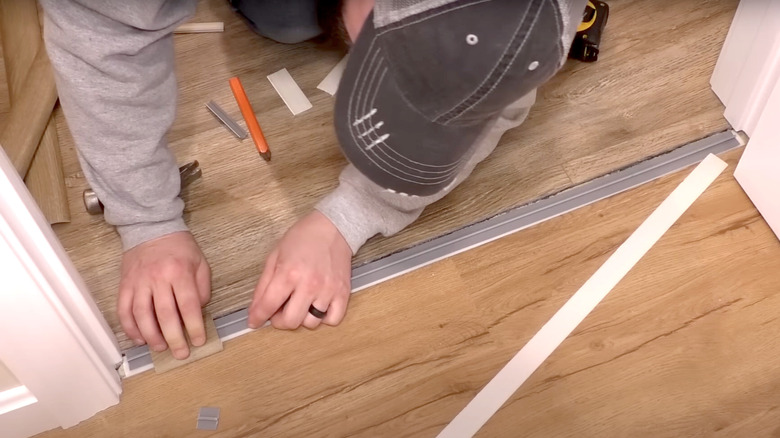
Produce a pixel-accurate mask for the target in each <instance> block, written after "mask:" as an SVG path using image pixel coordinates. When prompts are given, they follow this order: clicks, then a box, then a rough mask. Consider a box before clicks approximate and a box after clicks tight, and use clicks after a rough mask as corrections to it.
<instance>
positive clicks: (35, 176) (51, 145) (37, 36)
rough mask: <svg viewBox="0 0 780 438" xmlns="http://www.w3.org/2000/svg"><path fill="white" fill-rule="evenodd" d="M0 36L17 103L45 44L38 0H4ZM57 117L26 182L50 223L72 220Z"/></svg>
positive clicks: (1, 0) (10, 87)
mask: <svg viewBox="0 0 780 438" xmlns="http://www.w3.org/2000/svg"><path fill="white" fill-rule="evenodd" d="M0 36H1V38H2V44H3V56H4V57H5V72H6V77H7V78H8V92H9V97H10V101H11V104H12V106H13V104H14V102H15V101H16V99H18V98H19V94H20V92H21V88H22V85H23V83H24V79H25V77H26V76H27V73H28V72H29V70H30V67H31V66H32V63H33V61H34V59H35V55H36V53H37V52H38V50H39V49H40V48H41V47H43V40H42V38H41V25H40V20H39V19H38V5H37V2H36V1H35V0H0ZM54 123H55V120H54V117H51V118H50V119H49V122H48V124H47V125H46V128H45V131H44V134H43V137H42V138H41V142H40V144H39V145H38V151H37V152H36V154H35V156H34V157H33V160H32V162H31V163H30V170H29V171H28V172H27V177H26V178H25V183H26V184H27V188H28V189H29V190H30V193H31V194H32V195H33V198H35V202H36V203H37V204H38V206H39V207H40V209H41V210H42V211H43V215H44V216H46V219H47V220H48V221H49V223H50V224H55V223H62V222H70V208H69V206H68V197H67V192H66V190H65V175H64V173H63V171H62V156H61V153H60V145H59V138H58V137H57V129H56V125H55V124H54Z"/></svg>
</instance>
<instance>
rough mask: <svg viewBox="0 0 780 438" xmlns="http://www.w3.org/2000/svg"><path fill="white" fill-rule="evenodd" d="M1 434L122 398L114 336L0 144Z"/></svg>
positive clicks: (72, 419)
mask: <svg viewBox="0 0 780 438" xmlns="http://www.w3.org/2000/svg"><path fill="white" fill-rule="evenodd" d="M0 278H2V283H1V285H0V364H2V366H1V367H0V436H2V437H3V438H15V437H28V436H31V435H34V434H36V433H40V432H43V431H45V430H49V429H52V428H56V427H70V426H74V425H76V424H78V423H79V422H80V421H82V420H85V419H87V418H89V417H91V416H92V415H94V414H95V413H97V412H99V411H101V410H103V409H105V408H107V407H109V406H112V405H114V404H116V403H118V402H119V395H120V394H121V391H122V388H121V383H120V379H119V374H118V373H117V371H116V366H117V364H118V363H120V361H121V354H120V352H119V348H118V345H117V342H116V338H115V337H114V335H113V333H112V332H111V330H110V328H109V327H108V324H107V323H106V321H105V320H104V319H103V317H102V315H101V314H100V311H99V310H98V308H97V306H96V305H95V303H94V301H93V300H92V298H91V296H90V294H89V291H87V289H86V286H85V285H84V283H83V281H82V280H81V277H80V276H79V274H78V272H77V271H76V269H75V267H74V266H73V264H72V263H71V262H70V260H69V259H68V257H67V254H66V253H65V250H64V249H63V248H62V246H61V245H60V243H59V240H58V239H57V237H56V236H55V234H54V232H53V231H52V230H51V227H50V226H49V224H48V222H47V221H46V219H45V218H44V217H43V214H42V213H41V211H40V210H39V209H38V206H37V205H36V204H35V202H34V201H33V199H32V197H31V196H30V193H29V192H28V191H27V188H26V187H25V185H24V183H23V182H22V179H21V178H20V177H19V175H18V174H17V172H16V170H15V169H14V167H13V165H12V164H11V162H10V160H9V159H8V156H7V155H6V154H5V152H4V151H3V150H2V148H0Z"/></svg>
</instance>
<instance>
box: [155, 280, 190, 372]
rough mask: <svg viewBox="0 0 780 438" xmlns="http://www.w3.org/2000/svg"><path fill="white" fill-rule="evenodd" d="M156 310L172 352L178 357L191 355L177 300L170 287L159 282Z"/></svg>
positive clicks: (156, 294) (156, 293)
mask: <svg viewBox="0 0 780 438" xmlns="http://www.w3.org/2000/svg"><path fill="white" fill-rule="evenodd" d="M153 298H154V310H155V312H156V314H157V320H158V321H159V323H160V329H162V333H163V336H165V340H166V341H167V342H168V346H169V347H170V348H171V353H172V354H173V357H175V358H176V359H186V358H187V356H189V354H190V352H189V347H188V346H187V339H186V338H185V337H184V331H183V330H182V327H181V320H180V319H179V310H178V309H177V308H176V300H175V299H174V295H173V291H172V290H171V288H170V287H166V286H164V284H158V285H156V287H155V290H154V293H153Z"/></svg>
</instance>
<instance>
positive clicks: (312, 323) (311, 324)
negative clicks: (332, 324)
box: [303, 297, 331, 330]
mask: <svg viewBox="0 0 780 438" xmlns="http://www.w3.org/2000/svg"><path fill="white" fill-rule="evenodd" d="M311 305H312V306H314V308H315V309H317V310H319V311H320V312H323V313H326V312H330V310H331V309H330V301H325V300H324V299H322V298H319V297H318V298H317V299H315V300H314V302H313V303H311ZM327 316H328V315H327V313H326V315H325V317H326V318H327ZM320 324H322V319H321V318H317V317H316V316H314V315H312V314H311V313H310V312H309V309H308V308H307V309H306V318H304V320H303V326H304V327H306V328H307V329H311V330H314V329H316V328H317V327H319V325H320Z"/></svg>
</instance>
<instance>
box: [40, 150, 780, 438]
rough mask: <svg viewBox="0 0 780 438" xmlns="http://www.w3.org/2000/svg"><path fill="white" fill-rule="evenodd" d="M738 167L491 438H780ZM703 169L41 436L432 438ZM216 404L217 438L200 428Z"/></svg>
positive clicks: (526, 235)
mask: <svg viewBox="0 0 780 438" xmlns="http://www.w3.org/2000/svg"><path fill="white" fill-rule="evenodd" d="M740 153H741V151H740V150H737V151H733V152H730V153H728V154H725V155H724V156H723V157H724V158H725V159H727V161H728V162H729V164H730V167H729V169H727V170H726V171H725V172H724V173H723V174H722V175H721V176H720V177H719V178H718V180H717V181H716V182H715V183H714V184H713V185H712V186H711V187H710V188H709V189H708V190H707V191H706V192H705V193H704V194H703V195H702V196H701V197H700V198H699V199H698V200H697V201H696V202H695V203H694V205H693V206H692V207H691V209H690V210H689V211H688V212H687V213H685V215H684V216H683V217H682V218H681V219H680V221H679V222H678V223H677V224H676V225H674V226H673V227H672V228H671V229H670V230H669V232H667V233H666V234H665V235H664V237H663V238H662V239H661V240H660V241H659V242H658V243H657V244H656V245H655V246H654V247H653V248H652V249H651V250H650V251H649V252H648V253H647V255H646V256H645V257H644V258H643V259H642V260H641V261H640V262H639V263H638V264H637V265H636V266H635V267H634V269H633V270H632V271H631V272H630V273H629V274H628V275H627V276H626V278H625V279H624V280H623V281H621V282H620V283H619V284H618V285H617V287H615V288H614V289H613V290H612V292H611V293H610V294H609V295H607V297H606V298H605V300H604V301H603V302H602V303H601V304H600V305H599V306H598V307H597V308H596V309H595V310H594V311H593V312H592V313H591V314H590V316H588V317H587V318H586V319H585V321H584V322H583V323H582V324H581V325H580V326H579V327H578V328H577V329H576V330H575V332H574V333H573V334H572V335H571V336H570V337H569V338H568V339H567V340H566V341H564V342H563V344H562V345H561V346H560V347H559V348H558V349H557V350H556V351H555V352H554V353H553V354H552V356H551V357H550V358H549V359H548V360H547V361H546V362H545V363H544V364H543V365H542V366H541V367H540V368H539V369H538V370H537V371H536V373H535V374H533V375H532V376H531V378H530V379H529V380H528V381H526V383H525V384H524V385H523V386H522V387H521V388H520V390H519V391H518V392H517V393H516V394H515V395H514V396H513V397H512V398H511V399H510V401H509V402H508V403H507V404H506V405H504V407H503V408H502V409H501V410H500V411H499V412H498V413H497V415H496V416H494V417H493V418H492V419H491V420H490V421H489V422H488V423H487V424H486V426H485V427H484V428H483V429H482V431H481V432H480V434H479V435H478V436H481V437H513V438H514V437H541V438H547V437H654V438H657V437H694V436H706V437H710V436H713V437H751V438H760V437H778V436H780V358H779V357H778V354H777V352H778V351H780V318H779V317H778V309H780V242H778V240H777V238H776V237H775V236H774V235H773V234H772V232H771V231H770V229H769V227H768V226H767V225H766V223H765V222H764V221H763V220H762V219H761V217H760V216H759V214H758V213H757V211H756V210H755V209H754V208H753V206H752V204H751V203H750V201H749V200H748V198H747V197H746V196H745V194H744V193H743V192H742V190H741V189H740V187H739V185H738V184H737V183H736V182H735V180H734V179H733V177H732V175H731V173H732V172H733V169H734V165H735V163H736V161H737V158H738V157H739V155H740ZM689 171H690V169H688V170H685V171H683V172H680V173H678V174H675V175H670V176H667V177H664V178H662V179H660V180H658V181H656V182H654V183H650V184H648V185H645V186H643V187H640V188H637V189H634V190H631V191H629V192H625V193H623V194H620V195H617V196H615V197H613V198H610V199H607V200H604V201H601V202H598V203H596V204H593V205H591V206H588V207H585V208H582V209H580V210H577V211H574V212H572V213H569V214H566V215H564V216H561V217H559V218H556V219H553V220H550V221H548V222H545V223H542V224H540V225H538V226H535V227H533V228H530V229H527V230H524V231H521V232H518V233H516V234H514V235H511V236H508V237H505V238H502V239H500V240H497V241H495V242H492V243H489V244H487V245H484V246H482V247H479V248H476V249H474V250H471V251H468V252H466V253H463V254H460V255H458V256H455V257H453V258H450V259H446V260H444V261H441V262H438V263H436V264H434V265H431V266H428V267H425V268H422V269H420V270H418V271H415V272H413V273H411V274H409V275H406V276H403V277H400V278H397V279H394V280H391V281H388V282H386V283H383V284H380V285H378V286H375V287H372V288H370V289H367V290H365V291H362V292H359V293H358V294H357V295H355V296H354V297H353V299H352V302H351V307H350V310H349V312H348V314H347V318H346V319H345V321H344V323H343V324H342V325H340V326H339V327H336V328H325V329H318V330H316V331H307V330H305V329H302V330H298V331H295V332H284V331H276V330H273V329H261V330H258V331H257V332H254V333H251V334H247V335H244V336H242V337H239V338H237V339H235V340H231V341H228V342H226V343H225V350H224V351H222V352H221V353H219V354H217V355H215V356H211V357H209V358H206V359H203V360H201V361H199V362H195V363H193V364H189V365H186V366H184V367H182V368H179V369H177V370H174V371H171V372H169V373H166V374H160V375H157V374H155V373H154V372H148V373H143V374H141V375H139V376H135V377H132V378H129V379H127V380H125V383H124V388H125V393H124V395H123V399H122V402H121V403H120V404H119V405H118V406H116V407H113V408H110V409H108V410H106V411H104V412H103V413H101V414H99V415H98V416H96V417H95V418H93V419H91V420H89V421H87V422H85V423H83V424H82V425H80V426H78V427H76V428H74V429H70V430H68V431H65V432H63V431H56V432H52V433H47V434H44V435H42V436H41V438H54V437H57V438H62V437H80V438H83V437H104V436H111V437H138V436H150V437H151V436H154V437H184V436H199V437H201V436H202V437H371V438H373V437H434V436H435V435H436V434H437V433H438V431H440V430H441V429H442V428H443V427H444V425H445V424H446V423H447V422H448V421H450V420H451V419H452V418H453V417H454V416H455V415H456V414H457V412H459V411H460V409H462V408H463V407H464V406H465V405H466V403H467V402H468V401H469V400H470V399H471V398H472V397H473V396H474V395H475V394H476V392H477V391H478V390H479V389H480V388H481V387H482V386H483V385H484V384H485V383H486V382H487V381H488V380H489V379H490V378H492V377H493V376H494V375H495V373H496V372H497V371H498V370H499V369H500V368H501V367H503V365H504V364H505V363H506V362H507V361H508V360H509V359H510V358H511V357H512V356H513V355H514V354H515V353H516V352H517V350H519V349H520V348H521V347H522V346H523V345H524V343H525V342H526V341H527V340H528V339H529V338H530V337H531V336H533V334H534V333H536V331H538V330H539V328H540V327H541V326H542V325H543V324H544V323H545V322H546V321H547V320H548V319H549V318H550V317H551V316H552V315H553V314H554V313H555V311H556V310H557V309H558V308H560V306H561V305H562V304H563V303H564V302H565V301H566V300H567V299H568V298H569V297H570V296H571V295H572V294H573V293H574V292H575V291H576V290H577V289H578V288H579V287H580V286H581V285H582V284H583V283H584V282H585V281H586V280H587V279H588V278H589V277H590V276H591V275H592V274H593V273H594V272H595V271H596V270H597V269H598V267H599V266H601V265H602V264H603V263H604V261H605V260H606V259H607V258H608V257H609V255H610V254H611V253H612V252H613V251H614V250H615V249H616V248H617V247H618V246H619V245H620V244H621V243H622V242H623V241H624V240H625V239H626V238H627V237H628V236H629V234H630V233H631V232H633V231H634V230H635V229H636V227H637V226H638V225H639V224H640V223H641V222H642V221H643V220H644V219H645V218H646V217H647V216H648V215H649V214H650V212H651V211H652V210H653V209H654V208H655V207H656V206H657V205H658V204H659V203H660V202H661V201H662V200H663V199H664V198H665V197H666V196H667V195H668V194H669V193H670V192H671V191H672V189H673V188H674V187H675V186H676V185H677V184H678V183H679V182H680V181H681V180H682V178H683V177H684V176H685V175H687V173H688V172H689ZM202 406H216V407H220V408H221V409H222V413H221V417H220V423H219V429H218V430H217V431H216V432H206V431H196V430H195V419H196V417H197V412H198V409H199V408H200V407H202Z"/></svg>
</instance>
